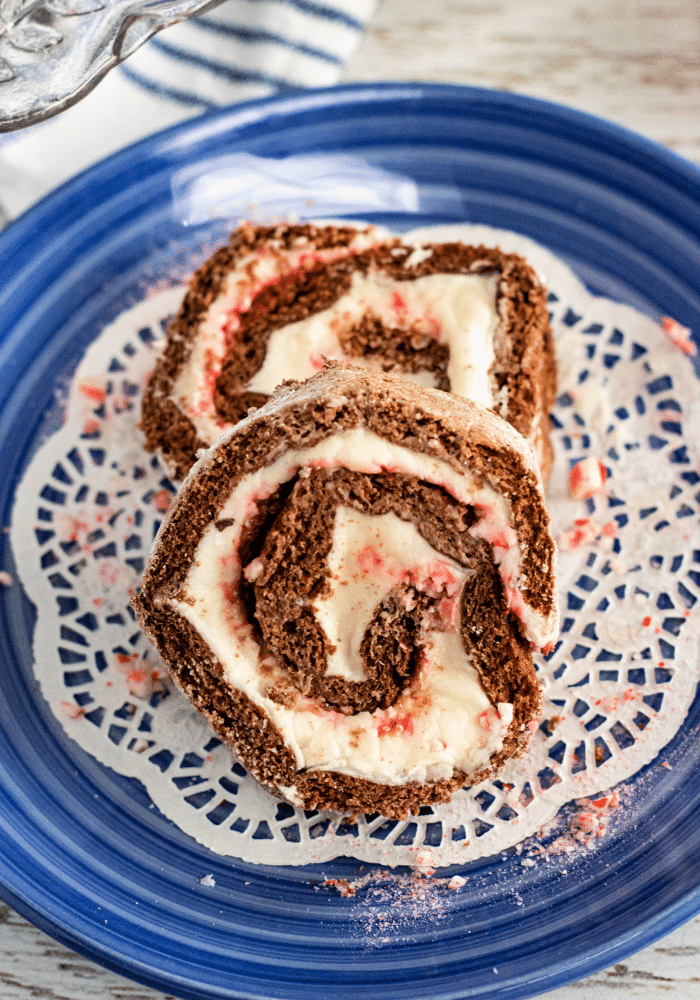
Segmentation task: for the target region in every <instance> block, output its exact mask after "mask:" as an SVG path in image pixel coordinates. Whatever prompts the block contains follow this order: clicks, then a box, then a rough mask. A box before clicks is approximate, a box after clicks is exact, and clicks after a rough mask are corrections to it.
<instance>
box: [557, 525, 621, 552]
mask: <svg viewBox="0 0 700 1000" xmlns="http://www.w3.org/2000/svg"><path fill="white" fill-rule="evenodd" d="M616 535H617V525H616V524H615V522H614V521H608V522H607V523H606V524H603V525H600V524H598V523H597V522H596V521H593V520H592V519H591V518H590V517H581V518H578V519H577V520H576V521H574V527H573V528H570V529H569V531H565V532H564V533H563V534H561V535H559V537H558V538H557V545H558V546H559V548H560V550H561V551H562V552H576V551H577V550H578V549H582V548H585V547H586V546H587V545H593V544H594V543H595V542H597V541H598V540H599V539H600V538H614V537H615V536H616Z"/></svg>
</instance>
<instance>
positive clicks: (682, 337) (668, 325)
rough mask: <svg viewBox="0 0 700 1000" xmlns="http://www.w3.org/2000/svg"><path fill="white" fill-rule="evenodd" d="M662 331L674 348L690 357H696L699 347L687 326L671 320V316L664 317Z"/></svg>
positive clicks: (662, 318)
mask: <svg viewBox="0 0 700 1000" xmlns="http://www.w3.org/2000/svg"><path fill="white" fill-rule="evenodd" d="M661 329H662V330H663V331H664V333H665V334H666V336H667V337H668V339H669V340H670V342H671V343H672V344H673V346H674V347H677V348H678V350H679V351H683V353H684V354H687V355H688V357H693V356H694V355H695V353H696V352H697V347H696V346H695V344H694V343H693V341H692V339H691V336H690V330H689V329H688V327H687V326H681V324H680V323H679V322H678V320H675V319H671V317H670V316H662V317H661Z"/></svg>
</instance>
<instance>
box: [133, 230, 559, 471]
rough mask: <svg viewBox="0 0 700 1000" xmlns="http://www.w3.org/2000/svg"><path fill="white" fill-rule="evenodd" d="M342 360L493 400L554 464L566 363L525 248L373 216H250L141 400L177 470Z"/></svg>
mask: <svg viewBox="0 0 700 1000" xmlns="http://www.w3.org/2000/svg"><path fill="white" fill-rule="evenodd" d="M327 360H339V361H344V362H349V363H351V364H353V365H360V366H362V367H366V368H369V369H373V370H379V371H390V372H393V373H395V374H398V375H401V377H402V378H404V379H406V380H408V381H413V382H417V383H419V384H421V385H426V386H431V387H435V388H438V389H443V390H446V391H448V392H452V393H454V394H456V395H458V396H463V397H467V398H469V399H473V400H474V401H475V402H477V403H480V404H481V405H482V406H486V407H489V408H492V409H495V410H496V411H497V412H498V413H500V415H501V416H503V417H504V419H506V420H508V421H509V422H510V423H511V424H513V426H514V427H516V428H517V429H518V430H519V431H520V433H521V434H523V436H524V437H525V438H527V439H528V440H529V442H530V444H531V445H532V447H533V448H534V450H535V453H536V455H537V458H538V461H539V463H540V468H541V471H542V473H543V476H544V477H545V478H546V477H547V475H548V472H549V467H550V465H551V446H550V443H549V432H548V418H547V412H548V409H549V407H550V406H551V405H552V402H553V398H554V391H555V381H556V379H555V362H554V353H553V345H552V337H551V331H550V327H549V319H548V313H547V303H546V291H545V288H544V286H543V285H542V283H541V282H540V281H539V279H538V278H537V276H536V275H535V273H534V271H533V270H532V268H530V266H529V265H528V264H527V263H526V262H525V261H524V260H523V258H521V257H519V256H518V255H516V254H506V253H503V252H501V251H500V250H498V249H489V248H487V247H483V246H478V247H473V246H466V245H464V244H462V243H460V242H457V241H455V242H451V243H440V244H430V245H427V246H424V247H416V246H406V245H404V244H402V243H401V242H400V240H399V239H398V238H392V237H390V236H389V234H387V233H386V232H383V231H380V230H376V229H374V228H372V227H369V228H368V229H366V230H356V229H354V228H352V227H337V226H325V227H322V226H319V227H316V226H312V225H303V226H301V225H300V226H279V227H276V228H274V229H271V228H270V229H261V228H253V227H244V228H242V229H239V230H237V231H236V232H235V233H234V234H233V236H232V238H231V243H230V246H229V247H225V248H222V249H221V250H219V251H217V253H216V254H215V255H214V256H213V257H212V259H211V260H210V261H209V262H208V263H207V264H205V265H204V266H203V267H202V268H201V269H200V270H199V271H198V272H197V274H196V275H195V277H194V280H193V282H192V285H191V289H190V291H189V293H188V294H187V296H186V298H185V300H184V302H183V305H182V308H181V310H180V312H179V314H178V316H177V317H176V318H175V320H174V321H173V323H172V325H171V327H170V329H169V331H168V338H167V343H166V347H165V350H164V353H163V356H162V358H161V359H160V361H159V362H158V365H157V367H156V369H155V372H154V374H153V377H152V379H151V382H150V385H149V388H148V391H147V392H146V396H145V399H144V406H143V417H142V427H143V429H144V432H145V435H146V441H147V446H148V447H149V448H151V449H160V450H161V451H162V452H163V454H164V456H165V457H166V459H167V460H168V462H169V464H170V465H171V466H172V467H173V469H174V471H175V473H176V475H177V476H178V477H182V476H184V475H185V474H186V472H187V470H188V469H189V467H190V465H191V464H192V462H193V461H194V458H195V455H196V452H197V450H198V449H199V448H201V447H206V446H208V445H209V444H211V443H212V442H213V441H214V440H215V439H216V438H217V437H218V436H219V435H220V434H221V433H222V432H224V431H225V430H226V429H228V428H229V427H230V426H232V425H233V424H235V423H236V422H237V421H238V420H240V419H241V418H242V417H244V416H245V414H246V413H247V411H248V409H249V408H250V407H251V406H259V405H262V403H264V402H265V400H266V399H267V398H268V397H269V395H270V394H271V393H272V392H273V391H274V389H275V387H276V386H277V385H279V384H280V382H282V381H284V380H285V379H298V380H303V379H306V378H309V377H310V376H311V375H313V374H315V373H316V372H317V371H319V370H320V369H321V368H322V367H323V365H324V363H325V362H326V361H327Z"/></svg>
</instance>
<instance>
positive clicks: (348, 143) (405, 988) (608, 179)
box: [0, 84, 700, 1000]
mask: <svg viewBox="0 0 700 1000" xmlns="http://www.w3.org/2000/svg"><path fill="white" fill-rule="evenodd" d="M236 152H250V153H253V154H257V155H260V156H267V157H281V156H287V155H290V154H298V153H309V152H317V153H326V152H327V153H328V154H337V153H350V154H353V155H358V156H360V157H363V158H365V159H366V160H368V161H369V162H370V163H371V164H372V165H375V166H381V167H384V168H386V169H388V170H390V171H393V172H395V173H400V174H402V175H405V176H408V177H410V178H412V179H413V180H414V181H415V182H416V184H417V185H418V190H419V192H420V214H418V215H414V216H412V217H411V218H410V219H409V220H407V219H406V218H405V217H403V218H402V217H401V216H400V215H397V214H393V215H392V214H387V215H386V216H375V219H376V220H377V221H384V222H386V223H388V224H389V225H403V226H406V224H407V223H409V224H411V225H416V224H428V223H434V222H443V221H444V222H452V221H469V222H476V223H485V224H488V225H494V226H499V227H502V228H505V229H513V230H518V231H520V232H523V233H525V234H527V235H528V236H531V237H533V238H534V239H536V240H538V241H539V242H541V243H543V244H544V245H546V246H547V247H549V248H550V249H551V250H552V251H554V252H555V253H556V254H558V255H559V256H560V257H562V258H563V259H564V260H565V261H567V262H568V263H569V264H570V265H571V266H572V267H573V268H574V269H575V270H576V271H577V272H578V274H579V275H580V276H581V277H582V278H583V279H584V280H585V281H586V282H587V283H588V285H589V286H590V287H591V288H592V289H593V290H594V291H596V292H600V293H604V294H606V295H609V296H611V297H613V298H617V299H620V300H622V301H625V302H627V303H630V304H631V305H633V306H636V307H637V308H639V309H642V310H645V311H648V312H650V313H652V314H654V315H656V316H658V315H659V314H664V315H670V316H674V317H676V318H677V319H678V320H679V321H680V322H681V323H683V324H685V325H686V326H689V327H691V328H693V329H695V330H699V329H700V269H699V268H698V260H700V173H699V172H698V171H697V170H696V169H695V168H694V167H692V166H690V165H689V164H687V163H684V162H683V161H681V160H679V159H677V158H676V157H674V156H673V155H672V154H670V153H668V152H666V151H665V150H663V149H661V148H659V147H657V146H655V145H653V144H652V143H650V142H647V141H645V140H644V139H641V138H639V137H637V136H634V135H632V134H630V133H627V132H624V131H623V130H621V129H619V128H616V127H614V126H612V125H608V124H605V123H604V122H601V121H598V120H596V119H594V118H590V117H587V116H585V115H582V114H578V113H576V112H573V111H569V110H566V109H564V108H560V107H556V106H553V105H549V104H545V103H541V102H538V101H534V100H529V99H527V98H523V97H517V96H513V95H509V94H500V93H493V92H489V91H481V90H470V89H462V88H457V87H442V86H430V85H422V84H421V85H379V86H374V85H372V86H366V87H345V88H339V89H334V90H328V91H319V92H305V93H301V94H292V95H291V96H284V97H280V98H276V99H272V100H266V101H261V102H256V103H252V104H247V105H242V106H239V107H236V108H234V109H233V110H230V111H225V112H222V113H220V114H215V115H212V116H207V117H204V118H201V119H198V120H196V121H194V122H191V123H187V124H185V125H183V126H180V127H177V128H175V129H172V130H170V131H168V132H165V133H163V134H162V135H158V136H155V137H153V138H151V139H148V140H147V141H145V142H142V143H140V144H139V145H137V146H134V147H132V148H130V149H127V150H125V151H123V152H122V153H119V154H118V155H116V156H114V157H112V158H111V159H109V160H107V161H105V162H104V163H101V164H99V165H98V166H96V167H94V168H93V169H91V170H89V171H87V172H86V173H84V174H82V175H81V176H80V177H78V178H77V179H75V180H74V181H72V182H70V183H69V184H67V185H66V186H65V187H63V188H61V189H60V190H59V191H57V192H56V193H54V194H53V195H52V196H51V197H49V198H47V199H46V200H45V201H44V202H42V203H41V204H40V205H38V206H37V207H36V208H34V209H33V210H32V211H31V212H29V213H28V214H27V215H25V216H24V217H23V218H22V219H20V220H19V221H18V222H16V223H15V224H14V225H13V226H12V227H11V228H10V229H9V230H8V231H6V232H5V233H4V234H3V235H2V237H1V238H0V262H1V263H0V407H1V411H0V412H1V416H0V484H2V485H0V506H1V509H2V516H3V522H2V523H3V524H7V523H8V522H9V517H10V512H11V505H12V497H13V489H14V486H15V484H16V482H17V480H18V478H19V477H20V476H21V474H22V470H23V469H24V467H25V466H26V463H27V461H28V458H29V456H30V455H31V453H32V451H33V450H34V449H35V448H36V446H37V443H38V439H39V437H40V435H41V434H43V433H45V432H46V429H47V427H50V425H51V420H52V418H53V414H54V411H55V409H56V407H55V404H54V389H55V385H56V377H57V376H60V375H61V374H62V373H63V374H66V375H67V374H68V373H69V372H70V371H71V370H72V368H74V366H75V363H76V361H77V359H78V357H79V356H80V354H81V353H82V352H83V350H84V349H85V346H86V345H87V344H88V343H89V342H90V340H91V339H92V338H93V337H94V336H95V334H96V333H97V332H98V331H99V330H100V328H101V327H102V326H103V325H104V323H105V322H106V321H107V320H109V319H111V318H112V317H113V316H114V315H115V314H117V313H118V312H119V311H120V310H121V309H123V308H124V306H125V305H126V304H128V303H129V302H132V301H134V300H135V299H136V298H138V296H139V294H140V292H139V289H140V287H141V283H142V282H143V281H144V280H145V278H146V277H148V279H149V280H151V279H152V278H153V277H154V276H155V277H157V274H158V270H159V268H162V269H163V271H165V270H166V268H167V262H168V261H169V260H171V259H172V258H173V257H177V256H178V254H181V253H184V250H183V248H185V249H186V247H187V246H188V244H189V243H191V244H192V245H195V244H196V243H197V240H198V239H200V236H201V234H199V233H198V231H197V230H196V228H195V229H192V230H185V229H184V228H183V226H182V225H181V223H180V222H178V221H177V219H176V218H174V216H173V211H172V195H171V179H172V177H173V174H174V173H175V172H177V171H180V170H181V169H182V168H183V167H188V166H191V165H196V164H198V163H200V162H201V161H203V160H205V159H208V158H210V157H216V156H220V155H223V154H230V153H236ZM47 415H48V416H47ZM2 544H3V545H5V546H6V540H5V538H4V537H3V542H2ZM2 557H3V560H4V562H3V565H4V566H6V567H7V568H10V569H11V568H12V563H11V554H10V553H9V552H8V551H7V550H5V551H4V552H3V556H2ZM698 558H700V556H698ZM0 616H1V622H0V662H1V664H2V671H3V678H2V684H0V882H1V883H2V888H1V889H0V892H1V894H2V896H3V897H4V898H5V899H6V900H7V902H9V903H11V904H12V905H13V906H14V907H16V909H18V910H19V911H20V912H21V913H23V914H24V915H25V916H27V917H28V918H29V919H30V920H32V921H34V922H35V923H36V924H38V925H39V926H40V927H42V928H43V929H45V930H46V931H48V932H49V933H50V934H52V935H54V936H55V937H57V938H59V939H60V940H61V941H63V942H65V943H66V944H69V945H70V946H71V947H74V948H76V949H78V950H79V951H82V952H83V953H85V954H86V955H88V956H90V957H91V958H93V959H95V960H96V961H98V962H100V963H102V964H104V965H106V966H109V967H110V968H112V969H115V970H118V971H119V972H121V973H124V974H126V975H129V976H133V977H134V978H135V979H138V980H141V981H142V982H144V983H147V984H149V985H151V986H153V987H156V988H158V989H161V990H164V991H166V992H168V993H174V994H176V995H178V996H183V997H192V998H194V997H197V998H215V997H216V998H223V997H227V998H233V997H245V998H253V997H254V998H285V1000H288V998H296V997H300V998H301V997H303V998H305V1000H321V998H323V1000H325V998H327V997H328V996H333V997H334V998H336V1000H345V998H347V1000H350V998H352V1000H361V998H365V997H372V998H374V997H377V996H381V997H383V998H387V1000H388V998H391V997H400V998H401V1000H410V998H425V997H428V996H429V997H431V998H435V1000H438V998H440V1000H447V998H454V1000H457V998H465V997H486V996H488V997H506V996H507V997H509V998H517V997H525V996H531V995H533V994H535V993H538V992H540V991H544V990H547V989H552V988H553V987H555V986H558V985H561V984H563V983H565V982H568V981H571V980H574V979H578V978H580V977H582V976H584V975H586V974H589V973H591V972H594V971H596V970H597V969H600V968H602V967H605V966H608V965H610V964H611V963H613V962H615V961H618V960H620V959H621V958H623V957H625V956H626V955H628V954H629V953H630V952H632V951H635V950H637V949H639V948H642V947H643V946H645V945H646V944H648V943H649V942H651V941H653V940H654V939H655V938H657V937H659V936H660V935H662V934H665V933H667V932H668V931H670V930H672V929H673V928H674V927H676V926H677V925H678V924H680V923H682V922H683V921H684V920H687V919H688V918H689V917H691V916H692V915H694V914H695V913H697V912H698V911H699V910H700V772H699V771H698V769H697V767H696V766H695V764H696V760H697V745H698V744H697V740H698V735H697V734H698V730H699V728H700V699H699V698H696V699H695V702H694V704H693V706H692V709H691V713H690V716H689V718H688V720H687V722H686V724H685V726H684V727H683V729H682V731H681V732H680V734H679V735H678V736H677V737H676V739H675V740H674V743H673V745H672V746H671V747H670V748H669V752H668V753H667V754H666V755H665V756H666V758H667V759H668V760H669V761H671V762H672V764H673V766H672V769H671V770H665V769H659V768H658V767H657V768H653V767H651V768H649V769H648V771H647V774H646V775H645V782H644V789H645V791H644V798H643V800H642V799H641V798H640V801H639V802H638V806H637V808H636V811H635V817H634V824H631V823H630V824H627V825H625V824H623V828H622V829H621V830H620V832H619V833H618V834H616V835H614V836H612V837H610V838H609V839H608V840H607V841H606V843H605V845H604V846H602V847H601V848H599V849H598V850H596V851H594V852H592V853H591V855H590V856H588V857H585V858H582V859H581V858H579V859H578V860H574V861H569V862H567V865H566V868H567V874H566V875H563V874H562V867H561V866H558V865H545V866H539V867H537V868H536V869H532V870H531V871H530V873H529V874H528V875H527V877H524V876H523V870H522V869H521V868H520V866H519V860H518V859H517V857H515V856H514V855H513V854H512V852H511V853H509V854H507V855H503V856H501V855H499V856H497V857H496V858H494V859H489V860H485V861H482V862H477V863H474V864H472V865H471V866H469V871H468V874H469V876H470V881H469V883H468V884H467V885H468V887H472V888H468V887H465V888H464V889H462V890H461V891H460V892H458V893H445V894H443V897H441V902H442V904H444V907H445V909H444V910H443V911H442V913H441V919H440V920H434V919H432V915H431V913H430V912H427V913H426V914H424V915H422V916H421V915H420V913H419V914H417V915H416V914H415V913H412V912H411V911H410V910H409V909H405V903H402V902H400V903H399V907H398V909H396V908H394V909H393V911H392V912H391V913H389V912H388V910H389V907H388V906H387V913H386V914H384V915H383V916H384V917H386V919H382V914H381V907H380V906H376V907H375V909H374V910H373V911H371V913H370V916H371V917H372V919H367V920H365V921H364V922H362V921H361V920H358V899H357V897H354V898H352V899H343V898H341V897H340V896H339V895H338V894H336V893H333V892H331V891H328V890H327V889H325V888H323V887H319V882H321V881H322V879H323V877H324V876H326V877H328V876H335V877H338V876H346V877H347V876H349V877H352V876H354V875H356V874H357V873H358V871H359V869H360V865H359V863H355V862H353V861H338V862H335V863H333V864H326V865H323V866H318V867H315V868H305V869H291V868H283V869H278V868H258V867H255V866H251V865H246V864H242V863H239V862H236V861H235V860H231V859H226V858H220V857H218V856H215V855H212V854H211V853H210V852H208V851H207V850H205V849H204V848H202V847H200V846H198V845H197V844H195V843H193V842H192V841H191V840H190V839H188V837H186V836H185V835H183V834H182V833H181V832H180V831H179V830H178V829H177V828H175V827H174V826H173V825H172V824H170V823H169V822H168V821H167V820H165V819H164V818H163V817H161V816H160V815H159V814H158V813H157V812H156V811H155V810H154V809H153V808H152V807H150V803H149V801H148V798H147V796H146V795H145V793H144V791H143V789H142V788H141V787H140V786H139V785H138V783H136V782H133V781H130V780H126V779H123V778H121V777H120V776H119V775H116V774H114V773H113V772H110V771H109V770H107V769H105V768H102V767H101V766H99V765H98V764H97V763H96V762H95V761H94V760H93V759H91V758H90V757H88V756H86V755H85V754H84V753H83V752H82V751H80V749H79V748H78V747H77V746H76V745H75V744H74V743H73V742H72V741H71V740H69V739H68V738H67V737H66V736H65V735H64V733H63V732H62V730H61V728H60V726H59V725H58V724H57V722H56V721H55V720H54V718H53V717H52V715H51V714H50V713H49V712H48V711H47V709H46V706H45V704H44V703H43V701H42V698H41V695H40V693H39V692H38V691H37V688H36V684H35V682H34V681H33V677H32V668H31V635H32V628H33V609H32V607H31V606H30V605H29V603H28V602H27V601H26V600H25V599H24V598H23V596H22V594H21V592H20V590H19V588H18V587H12V588H8V589H6V590H5V591H3V593H2V594H1V595H0ZM637 780H638V779H637ZM641 795H642V791H641V786H640V796H641ZM364 871H367V866H364ZM209 873H211V874H212V875H213V877H214V880H215V883H216V884H215V886H213V887H203V886H202V885H200V884H199V881H198V880H199V879H200V878H201V877H202V876H203V875H204V874H209ZM516 876H517V877H516ZM516 884H517V887H518V891H519V893H520V898H519V900H518V899H515V897H514V888H513V887H514V885H516ZM402 907H403V908H404V909H402ZM367 912H369V911H367ZM372 914H373V916H372ZM389 918H390V919H389ZM372 921H374V923H373V922H372Z"/></svg>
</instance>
